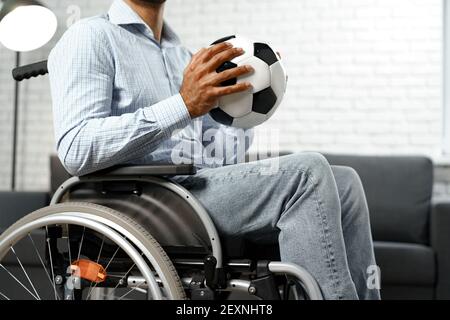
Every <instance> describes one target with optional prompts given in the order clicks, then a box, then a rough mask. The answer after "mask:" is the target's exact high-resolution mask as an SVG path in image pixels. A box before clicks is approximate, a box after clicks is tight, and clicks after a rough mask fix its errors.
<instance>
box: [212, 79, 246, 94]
mask: <svg viewBox="0 0 450 320" xmlns="http://www.w3.org/2000/svg"><path fill="white" fill-rule="evenodd" d="M251 88H252V85H251V84H250V83H249V82H241V83H238V84H235V85H232V86H227V87H217V88H214V89H213V94H214V95H215V96H217V97H221V96H226V95H229V94H233V93H238V92H244V91H247V90H249V89H251Z"/></svg>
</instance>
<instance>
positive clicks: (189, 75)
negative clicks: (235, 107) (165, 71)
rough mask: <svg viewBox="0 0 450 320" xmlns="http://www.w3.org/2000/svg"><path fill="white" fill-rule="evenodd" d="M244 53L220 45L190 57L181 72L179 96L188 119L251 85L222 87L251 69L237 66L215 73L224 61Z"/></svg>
mask: <svg viewBox="0 0 450 320" xmlns="http://www.w3.org/2000/svg"><path fill="white" fill-rule="evenodd" d="M242 54H244V50H243V49H241V48H234V47H233V46H232V45H231V44H229V43H227V42H224V43H219V44H216V45H214V46H212V47H209V48H207V49H205V48H204V49H201V50H200V51H199V52H198V53H197V54H195V55H194V56H193V57H192V60H191V62H190V64H189V65H188V66H187V68H186V70H185V71H184V79H183V84H182V86H181V90H180V94H181V97H182V98H183V100H184V103H185V104H186V107H187V108H188V111H189V114H190V115H191V118H196V117H200V116H202V115H204V114H207V113H208V112H209V111H211V109H213V108H214V107H215V106H216V105H217V102H218V99H219V97H221V96H225V95H229V94H233V93H237V92H243V91H246V90H248V89H250V88H251V87H252V86H251V84H250V83H248V82H243V83H238V84H235V85H232V86H226V87H223V86H222V85H221V83H222V82H224V81H226V80H229V79H233V78H236V77H239V76H242V75H244V74H247V73H250V72H252V71H253V68H252V67H251V66H240V67H236V68H233V69H230V70H226V71H224V72H221V73H217V72H216V70H217V68H218V67H220V66H221V65H222V64H223V63H224V62H226V61H230V60H232V59H234V58H236V57H238V56H240V55H242Z"/></svg>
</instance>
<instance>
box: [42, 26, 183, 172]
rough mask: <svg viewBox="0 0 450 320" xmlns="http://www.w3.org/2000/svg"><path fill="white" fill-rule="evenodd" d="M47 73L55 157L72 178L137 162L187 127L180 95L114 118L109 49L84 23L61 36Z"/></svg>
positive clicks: (104, 37) (102, 34) (103, 36)
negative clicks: (52, 117)
mask: <svg viewBox="0 0 450 320" xmlns="http://www.w3.org/2000/svg"><path fill="white" fill-rule="evenodd" d="M48 68H49V76H50V85H51V92H52V100H53V116H54V127H55V136H56V142H57V150H58V156H59V158H60V159H61V161H62V163H63V164H64V166H65V168H66V169H67V170H68V171H69V172H70V173H71V174H73V175H84V174H87V173H90V172H93V171H97V170H100V169H104V168H107V167H110V166H113V165H117V164H121V163H126V162H129V161H131V160H133V159H136V158H140V157H142V156H144V155H145V154H148V153H150V152H152V151H153V150H155V149H156V148H157V147H158V146H159V145H160V143H161V142H162V141H164V140H165V139H167V138H169V137H170V136H171V135H172V132H174V131H176V130H179V129H183V128H184V127H186V126H187V125H188V124H189V123H190V121H191V118H190V115H189V112H188V110H187V108H186V105H185V104H184V101H183V99H182V97H181V96H180V95H179V94H177V95H174V96H172V97H170V98H168V99H166V100H163V101H160V102H159V103H157V104H154V105H151V106H148V107H145V108H141V109H139V110H137V111H136V112H134V113H127V114H123V115H121V116H113V115H112V110H111V105H112V99H113V83H114V75H115V66H114V58H113V54H112V48H111V46H110V43H109V41H108V38H107V35H106V34H105V31H103V30H102V29H101V28H96V27H95V26H92V25H89V23H88V22H83V23H78V24H76V25H74V26H72V27H71V28H70V29H69V30H68V31H67V32H66V33H65V34H64V36H63V37H62V38H61V40H60V41H59V42H58V44H57V45H56V47H55V48H54V49H53V50H52V52H51V53H50V56H49V61H48Z"/></svg>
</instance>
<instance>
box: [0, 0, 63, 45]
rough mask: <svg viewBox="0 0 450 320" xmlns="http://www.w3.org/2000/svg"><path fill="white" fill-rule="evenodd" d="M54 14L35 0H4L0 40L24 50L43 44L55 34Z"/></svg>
mask: <svg viewBox="0 0 450 320" xmlns="http://www.w3.org/2000/svg"><path fill="white" fill-rule="evenodd" d="M57 26H58V21H57V19H56V16H55V14H54V13H53V12H52V11H51V10H50V9H48V8H46V7H45V6H43V5H42V4H40V3H39V2H38V1H35V0H6V1H5V2H4V4H3V6H2V7H1V11H0V42H1V43H2V44H3V45H4V46H5V47H7V48H8V49H10V50H13V51H17V52H25V51H31V50H35V49H38V48H40V47H42V46H44V45H45V44H46V43H47V42H49V41H50V40H51V38H52V37H53V36H54V35H55V32H56V28H57Z"/></svg>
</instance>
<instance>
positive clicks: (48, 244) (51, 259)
mask: <svg viewBox="0 0 450 320" xmlns="http://www.w3.org/2000/svg"><path fill="white" fill-rule="evenodd" d="M45 229H46V230H47V239H46V241H47V248H48V254H49V256H50V268H51V271H52V283H53V291H54V292H55V300H59V295H58V293H57V292H56V284H55V271H54V270H53V257H52V250H51V248H50V238H48V227H45Z"/></svg>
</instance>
